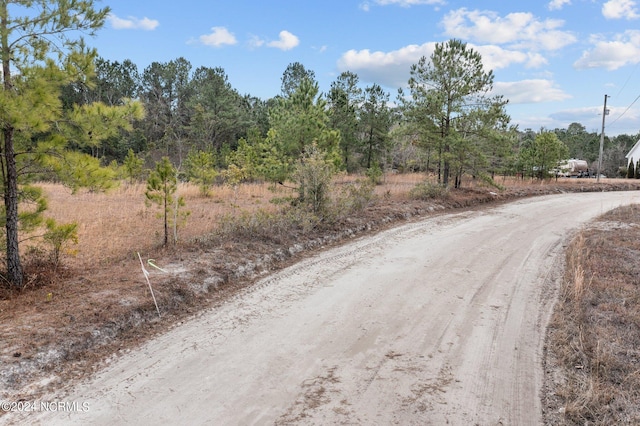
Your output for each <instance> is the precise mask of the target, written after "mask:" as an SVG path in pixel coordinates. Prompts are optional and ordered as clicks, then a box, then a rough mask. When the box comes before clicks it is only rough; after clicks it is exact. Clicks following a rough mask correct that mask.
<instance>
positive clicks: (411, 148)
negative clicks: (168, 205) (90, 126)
mask: <svg viewBox="0 0 640 426" xmlns="http://www.w3.org/2000/svg"><path fill="white" fill-rule="evenodd" d="M281 81H282V87H281V94H280V95H278V96H276V97H274V98H271V99H260V98H257V97H254V96H251V95H250V94H240V93H239V92H238V91H237V90H236V89H235V88H233V87H232V85H231V84H230V83H229V78H228V76H227V75H226V73H225V71H224V69H222V68H219V67H199V68H197V69H195V70H194V69H193V67H192V66H191V64H190V63H189V61H188V60H186V59H185V58H177V59H175V60H172V61H170V62H166V63H158V62H154V63H152V64H151V65H150V66H148V67H147V68H145V69H144V70H139V69H138V67H137V66H136V65H135V64H134V63H133V62H131V61H130V60H125V61H123V62H117V61H109V60H105V59H102V58H98V59H97V60H96V83H95V86H93V87H88V86H87V85H84V84H77V83H76V84H70V85H69V86H67V87H65V89H64V91H63V93H62V99H63V103H64V105H67V106H68V107H71V106H72V105H76V104H77V105H85V104H91V103H94V102H101V103H104V104H105V105H109V106H119V105H123V103H124V102H127V101H128V100H130V99H136V100H139V102H140V103H141V104H142V106H143V107H144V111H145V116H144V117H143V118H141V119H138V120H135V121H134V123H133V127H132V128H131V129H128V130H121V131H120V132H118V134H114V135H112V136H110V137H108V138H106V139H104V140H101V141H100V142H99V143H96V144H90V145H88V146H77V149H78V150H80V151H83V152H86V153H88V154H90V155H92V156H93V157H95V158H97V159H99V160H100V162H101V164H102V165H105V166H106V165H109V164H114V163H113V162H115V163H117V164H120V165H122V164H124V163H125V162H126V160H127V155H128V154H130V151H131V152H132V153H133V154H135V155H136V156H137V157H138V158H142V159H144V161H145V163H144V164H145V166H146V168H150V167H151V166H152V165H153V164H154V162H155V161H157V160H159V159H160V158H161V157H162V156H167V157H169V158H170V159H171V162H172V163H173V164H174V165H175V166H176V167H178V168H180V170H181V172H182V173H181V175H182V177H183V178H184V179H187V180H189V179H194V178H196V179H197V176H195V175H196V174H197V173H198V172H197V169H198V167H199V165H198V164H200V166H203V164H202V162H203V161H205V162H207V161H208V162H209V163H210V164H208V166H210V167H211V168H212V169H216V170H219V171H222V170H225V169H227V168H228V167H229V165H230V164H234V158H235V159H237V157H238V156H239V155H240V154H242V153H243V152H242V151H243V148H246V147H247V146H258V145H261V144H263V143H265V141H266V142H267V143H272V142H273V140H272V139H273V137H274V136H273V134H272V135H271V136H269V130H274V131H275V130H276V129H277V131H278V134H279V135H282V136H284V137H287V138H292V139H295V138H296V137H299V138H300V139H301V140H302V141H304V140H307V141H312V140H316V141H318V142H319V143H325V144H335V145H336V148H337V150H338V152H339V156H340V167H341V168H342V169H344V170H345V171H347V172H349V173H358V172H363V171H366V170H368V169H371V168H372V167H373V168H379V169H381V170H392V169H393V170H396V171H400V172H405V171H429V172H433V173H437V172H438V170H439V168H441V167H442V164H441V159H442V157H443V152H442V150H441V149H440V150H438V144H439V140H440V139H441V136H442V131H441V130H442V129H441V128H440V126H438V125H433V128H432V129H430V130H428V131H426V132H425V131H423V129H420V128H419V126H416V122H418V121H419V119H416V118H415V113H416V111H415V106H416V104H417V102H416V103H414V104H413V105H409V104H411V101H407V97H406V96H404V97H402V98H399V97H394V98H392V97H391V94H390V93H388V92H385V90H384V89H383V88H382V87H381V86H379V85H377V84H375V83H374V84H371V85H369V86H366V87H363V85H362V84H361V82H360V81H359V78H358V76H357V74H354V73H351V72H345V73H342V74H341V75H340V76H338V77H337V78H336V80H335V81H334V82H332V83H331V87H329V88H325V91H322V92H321V91H320V88H319V87H318V84H317V83H316V81H315V74H314V72H313V71H312V70H309V69H306V68H305V67H304V65H303V64H300V63H297V62H296V63H292V64H290V65H289V66H288V67H287V69H285V70H283V75H282V79H281ZM412 106H413V107H414V110H413V111H412V110H411V107H412ZM501 113H502V114H504V111H501ZM412 115H413V116H412ZM433 115H435V114H433ZM430 118H431V119H432V120H433V116H432V117H430ZM498 119H499V120H502V121H501V122H500V127H499V128H498V127H497V126H495V124H496V122H495V119H494V123H489V124H493V125H494V128H493V129H491V130H493V135H492V141H491V143H489V145H491V146H473V147H471V146H467V147H466V148H465V149H464V151H466V152H465V153H464V154H463V155H458V156H456V158H455V160H452V161H454V162H455V163H456V168H457V169H459V170H461V171H462V173H464V172H467V173H472V174H476V173H482V172H489V173H491V174H508V175H513V174H516V173H524V175H525V176H527V175H531V173H532V171H534V170H537V166H544V167H546V168H552V167H551V166H550V165H548V164H537V163H538V162H540V160H541V159H535V158H529V157H532V155H531V148H532V145H534V143H535V140H536V136H538V135H540V134H543V133H551V134H553V135H555V137H557V139H558V141H559V142H561V143H562V144H563V145H564V146H566V150H567V151H566V153H565V156H566V158H578V159H584V160H586V161H587V162H588V163H589V164H590V165H593V167H592V168H593V169H595V163H596V162H597V160H598V150H599V143H600V134H599V133H597V132H594V131H587V130H586V128H585V127H584V126H583V125H582V124H580V123H572V124H570V125H569V127H568V128H566V129H544V128H541V129H537V130H534V129H517V128H514V127H512V126H509V124H508V117H506V116H503V117H498ZM461 130H462V129H461ZM463 131H466V130H463ZM429 132H430V133H429ZM472 132H473V130H470V131H469V133H472ZM296 133H297V136H294V134H296ZM305 133H306V134H305ZM497 136H500V137H499V138H498V137H497ZM473 137H474V138H476V139H480V138H483V137H484V138H488V137H489V136H488V133H487V131H486V129H485V130H484V133H482V132H481V131H479V132H476V133H475V135H474V136H473ZM270 138H271V139H270ZM332 138H333V139H335V140H334V141H331V139H332ZM467 139H472V138H467ZM638 139H640V132H639V133H638V134H635V135H627V134H622V135H617V136H614V137H609V136H605V140H604V154H603V164H602V172H603V173H604V174H605V175H607V176H610V177H618V176H626V168H625V166H626V164H627V162H626V159H625V157H624V156H625V154H626V153H627V152H628V151H629V149H630V148H631V147H632V146H633V145H634V144H635V143H636V142H637V141H638ZM321 141H322V142H321ZM476 142H477V141H476ZM476 142H473V143H472V144H476ZM498 142H499V143H498ZM284 143H285V144H287V145H289V148H292V144H294V141H292V140H289V141H286V142H284ZM301 143H302V144H304V142H301ZM467 145H469V144H467ZM477 145H481V144H477ZM476 149H479V150H480V152H476V153H475V154H474V153H473V152H474V151H475V150H476ZM491 151H494V152H491ZM288 154H299V152H297V151H296V150H295V149H293V151H291V152H289V153H288ZM487 156H491V157H492V160H493V161H490V162H487ZM621 168H623V169H624V170H621ZM220 176H222V175H220ZM140 177H141V176H140ZM254 177H255V176H251V178H254Z"/></svg>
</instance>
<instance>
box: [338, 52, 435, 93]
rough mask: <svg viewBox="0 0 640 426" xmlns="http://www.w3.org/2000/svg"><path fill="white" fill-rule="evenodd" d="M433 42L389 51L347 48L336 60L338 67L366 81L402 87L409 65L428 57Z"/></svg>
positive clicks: (406, 77) (405, 80)
mask: <svg viewBox="0 0 640 426" xmlns="http://www.w3.org/2000/svg"><path fill="white" fill-rule="evenodd" d="M434 48H435V43H432V42H431V43H425V44H422V45H415V44H412V45H409V46H406V47H403V48H401V49H398V50H394V51H391V52H381V51H376V52H372V51H370V50H369V49H364V50H349V51H347V52H345V53H343V54H342V56H341V57H340V59H339V60H338V64H337V66H338V69H339V70H340V71H341V72H342V71H352V72H355V73H356V74H358V76H359V77H360V78H361V79H362V80H363V81H367V82H376V83H378V84H381V85H383V86H387V87H396V88H397V87H403V86H406V84H407V81H408V80H409V70H410V68H411V65H413V64H415V63H417V62H418V60H419V59H420V58H421V57H422V56H425V57H427V58H428V57H430V56H431V54H432V53H433V50H434Z"/></svg>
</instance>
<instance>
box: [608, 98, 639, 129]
mask: <svg viewBox="0 0 640 426" xmlns="http://www.w3.org/2000/svg"><path fill="white" fill-rule="evenodd" d="M638 99H640V95H638V97H637V98H635V100H634V101H633V102H631V105H629V106H628V107H627V109H625V110H624V112H623V113H622V114H620V115H619V116H618V117H617V118H616V119H615V120H613V121H612V122H611V123H609V126H611V125H612V124H613V123H615V122H616V121H618V120H620V119H621V118H622V117H623V116H624V115H625V114H626V113H627V112H628V111H629V110H630V109H631V107H632V106H633V104H635V103H636V102H638Z"/></svg>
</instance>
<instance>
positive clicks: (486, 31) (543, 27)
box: [442, 8, 577, 50]
mask: <svg viewBox="0 0 640 426" xmlns="http://www.w3.org/2000/svg"><path fill="white" fill-rule="evenodd" d="M442 25H443V26H444V28H445V33H446V34H447V35H449V36H452V37H455V38H460V39H463V40H474V41H477V42H480V43H493V44H508V45H510V46H511V47H514V48H521V49H529V50H557V49H561V48H562V47H564V46H567V45H569V44H572V43H575V42H576V41H577V39H576V37H575V36H574V35H573V34H572V33H570V32H568V31H561V30H560V28H561V27H562V26H563V25H564V21H562V20H559V19H546V20H544V21H542V20H539V19H538V18H536V17H535V16H534V15H533V14H531V13H525V12H519V13H510V14H508V15H506V16H505V17H501V16H499V15H498V14H497V13H495V12H491V11H479V10H467V9H466V8H462V9H458V10H453V11H451V12H449V13H448V14H447V15H446V16H445V17H444V19H443V21H442Z"/></svg>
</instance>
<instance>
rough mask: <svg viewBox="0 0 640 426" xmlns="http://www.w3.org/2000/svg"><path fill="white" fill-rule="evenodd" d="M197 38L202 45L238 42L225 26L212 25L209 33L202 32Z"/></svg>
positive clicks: (216, 45) (221, 44) (222, 44)
mask: <svg viewBox="0 0 640 426" xmlns="http://www.w3.org/2000/svg"><path fill="white" fill-rule="evenodd" d="M198 40H200V43H202V44H204V45H207V46H213V47H221V46H224V45H233V44H236V43H237V42H238V41H237V40H236V37H235V36H234V35H233V34H232V33H230V32H229V30H227V29H226V28H225V27H213V28H211V34H203V35H201V36H200V37H198Z"/></svg>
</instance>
